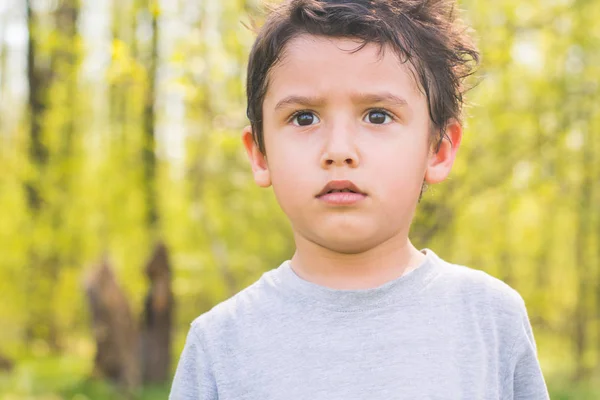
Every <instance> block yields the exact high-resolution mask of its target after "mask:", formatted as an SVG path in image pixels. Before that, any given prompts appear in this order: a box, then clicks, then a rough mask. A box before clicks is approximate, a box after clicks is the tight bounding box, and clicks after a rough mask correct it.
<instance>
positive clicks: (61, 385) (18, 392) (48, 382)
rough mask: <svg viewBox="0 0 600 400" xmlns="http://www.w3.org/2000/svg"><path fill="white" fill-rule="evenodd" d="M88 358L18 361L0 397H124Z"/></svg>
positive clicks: (155, 398) (560, 384)
mask: <svg viewBox="0 0 600 400" xmlns="http://www.w3.org/2000/svg"><path fill="white" fill-rule="evenodd" d="M90 370H91V364H90V361H89V360H85V359H83V358H81V357H69V356H65V355H63V356H61V357H56V356H54V357H52V356H47V357H37V358H35V359H29V360H22V361H21V362H19V363H18V365H17V366H16V367H15V368H14V370H13V371H12V372H11V373H10V374H7V373H4V374H2V373H0V398H1V399H3V400H25V399H26V400H105V399H107V400H108V399H110V400H119V399H126V396H124V395H123V394H122V393H121V392H119V391H118V390H117V389H116V388H115V387H114V386H112V385H110V384H108V383H106V382H102V381H97V380H91V379H88V378H87V377H88V376H89V374H90ZM547 382H548V385H549V390H550V398H551V399H552V400H596V399H600V383H598V382H595V383H594V382H589V383H587V384H580V385H573V384H569V383H567V381H566V380H560V379H556V378H554V377H553V378H547ZM169 389H170V382H168V383H166V384H164V385H158V386H148V387H144V388H142V389H141V390H140V391H139V392H138V393H135V394H134V395H133V396H130V397H128V398H127V400H159V399H160V400H164V399H167V398H168V395H169Z"/></svg>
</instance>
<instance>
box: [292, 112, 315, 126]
mask: <svg viewBox="0 0 600 400" xmlns="http://www.w3.org/2000/svg"><path fill="white" fill-rule="evenodd" d="M292 122H293V123H294V125H298V126H308V125H312V124H316V123H317V122H319V118H317V116H316V115H315V114H313V113H311V112H301V113H299V114H296V116H295V117H294V118H293V119H292Z"/></svg>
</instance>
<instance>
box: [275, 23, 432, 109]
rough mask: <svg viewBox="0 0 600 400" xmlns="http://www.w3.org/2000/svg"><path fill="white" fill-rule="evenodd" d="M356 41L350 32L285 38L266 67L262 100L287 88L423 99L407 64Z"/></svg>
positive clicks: (285, 93) (382, 49) (292, 91)
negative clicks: (279, 52)
mask: <svg viewBox="0 0 600 400" xmlns="http://www.w3.org/2000/svg"><path fill="white" fill-rule="evenodd" d="M361 45H362V42H361V41H359V40H355V39H351V38H332V37H322V36H314V35H308V34H305V35H300V36H298V37H296V38H294V39H292V40H290V42H289V43H287V45H286V46H285V48H284V50H283V52H282V55H281V57H280V61H279V62H278V63H277V64H275V65H274V66H273V68H272V69H271V71H270V73H269V84H268V89H267V93H266V96H265V104H264V105H265V106H267V107H268V106H269V105H272V103H273V104H274V102H276V101H277V98H281V97H285V96H288V95H290V94H300V95H302V94H307V95H315V94H318V95H326V96H328V97H332V96H347V95H348V94H349V93H375V92H383V91H385V92H392V93H393V94H395V95H397V96H398V97H402V98H404V99H406V100H407V102H408V103H409V105H410V104H411V103H418V102H421V101H424V96H423V95H422V93H421V91H420V90H419V87H418V85H417V84H416V81H415V79H414V74H413V73H412V70H411V69H410V67H409V64H407V63H402V62H401V61H400V58H399V57H398V56H397V55H396V53H395V52H394V51H393V49H391V48H390V47H388V46H383V47H381V46H380V45H378V44H375V43H367V44H366V45H364V46H363V47H362V48H361ZM315 92H318V93H315Z"/></svg>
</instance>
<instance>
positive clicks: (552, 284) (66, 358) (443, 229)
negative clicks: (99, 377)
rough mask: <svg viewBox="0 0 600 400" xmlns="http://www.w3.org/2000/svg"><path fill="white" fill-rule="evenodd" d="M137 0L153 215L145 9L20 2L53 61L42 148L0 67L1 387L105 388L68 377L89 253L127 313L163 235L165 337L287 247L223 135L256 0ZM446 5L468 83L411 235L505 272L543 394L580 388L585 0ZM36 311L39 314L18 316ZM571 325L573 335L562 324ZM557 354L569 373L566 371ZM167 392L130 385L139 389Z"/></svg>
mask: <svg viewBox="0 0 600 400" xmlns="http://www.w3.org/2000/svg"><path fill="white" fill-rule="evenodd" d="M151 3H152V5H151V8H150V10H151V11H152V12H154V13H156V15H157V16H158V17H159V21H160V24H159V28H160V33H161V36H160V37H161V41H164V42H162V43H163V45H162V46H161V52H160V56H159V60H158V61H159V68H158V69H159V71H161V72H160V73H159V74H158V79H157V81H156V87H157V96H156V104H155V105H154V110H155V113H156V124H157V127H158V131H157V132H158V135H157V143H156V149H155V153H156V155H157V166H156V168H157V169H156V177H155V182H154V185H155V188H156V191H157V200H158V208H159V214H160V219H159V229H158V233H156V232H150V230H149V229H148V227H147V225H146V223H145V218H146V211H147V207H148V204H147V203H146V197H145V196H144V190H145V189H144V188H145V186H144V185H145V182H144V165H143V161H142V149H143V147H144V146H145V143H146V142H145V139H144V127H143V121H144V119H143V118H144V114H143V112H144V105H145V101H147V97H146V95H147V93H148V88H149V84H150V83H151V79H153V77H152V76H151V74H149V73H148V69H147V67H146V65H147V62H146V61H147V59H148V57H149V50H148V48H149V40H148V38H147V37H146V36H147V35H146V36H145V33H144V32H146V31H147V29H148V26H149V25H148V24H149V16H150V15H151V14H150V11H149V9H146V8H144V7H141V6H140V4H141V3H140V2H134V1H124V2H115V5H116V6H115V8H114V10H112V12H113V13H114V15H113V16H114V17H115V18H114V19H113V21H112V25H111V27H110V29H111V37H105V38H104V39H105V40H104V42H103V44H102V45H99V44H98V43H97V42H94V41H93V40H92V39H91V38H90V36H89V34H85V31H81V32H79V33H77V34H76V35H74V36H73V35H71V36H69V35H67V34H66V33H65V32H62V33H61V32H59V31H58V29H57V25H56V24H54V25H53V23H52V22H51V21H53V19H52V18H53V12H55V11H56V10H52V9H49V10H37V11H36V12H37V13H38V19H36V21H37V22H36V23H35V24H34V27H33V28H34V29H33V30H32V32H33V35H35V38H37V39H38V45H39V53H38V57H39V60H40V65H41V66H44V65H46V66H51V68H50V69H48V70H49V71H51V72H52V80H51V86H49V88H48V90H45V93H46V97H45V98H44V104H45V106H46V108H45V110H44V112H43V113H42V114H41V115H38V116H37V117H38V118H41V122H42V123H41V125H42V127H43V135H42V143H43V145H44V146H45V147H46V148H47V149H48V153H49V161H48V163H47V164H45V165H41V164H39V163H36V162H35V160H34V159H32V157H31V156H30V152H29V146H30V144H31V142H30V135H29V126H30V123H31V118H32V117H31V115H30V114H28V112H27V110H26V108H25V106H24V104H26V99H24V98H23V94H22V93H21V94H20V93H19V92H18V91H12V90H11V89H10V88H9V87H8V86H7V85H5V84H4V82H3V84H2V85H0V88H2V90H3V91H4V92H3V93H0V96H2V99H3V100H4V99H7V100H8V102H6V104H9V102H10V104H15V105H16V106H15V107H14V108H13V107H11V108H9V107H5V106H2V107H0V110H2V112H3V114H2V115H0V124H1V125H0V126H1V127H2V130H1V131H0V160H1V161H2V168H1V169H0V210H1V211H0V255H1V257H0V305H1V306H0V326H2V330H1V331H0V354H5V355H7V356H8V357H9V358H12V359H13V360H16V362H17V363H16V367H15V369H14V371H13V372H12V373H11V374H8V375H7V374H6V373H5V374H4V375H1V376H0V396H1V397H3V398H15V399H16V398H40V399H41V398H45V399H49V398H66V399H96V398H116V397H115V396H118V394H117V392H115V389H114V388H111V387H110V386H109V385H107V384H106V383H103V382H94V381H88V380H87V376H89V373H90V369H91V363H92V359H93V349H92V348H91V347H90V346H91V344H90V340H91V339H90V338H91V332H90V324H89V314H88V309H87V307H86V299H85V297H84V294H83V291H82V280H83V277H84V276H85V273H86V271H87V270H88V269H89V268H90V266H91V265H93V264H95V263H97V262H98V261H99V259H100V257H101V255H102V254H103V253H107V254H108V255H109V257H110V259H111V261H112V262H113V264H114V266H115V269H116V273H117V276H118V278H119V282H120V284H121V285H122V286H123V287H124V288H125V291H126V292H127V295H128V297H129V300H130V302H131V303H132V307H133V310H134V312H135V313H136V315H139V313H140V312H141V308H142V299H143V295H144V292H145V290H146V288H147V282H146V278H145V276H144V274H143V265H144V262H145V261H146V259H147V258H148V257H149V253H150V250H151V244H152V242H153V241H154V240H155V239H157V236H158V237H161V238H163V239H165V241H166V242H167V244H168V246H169V249H170V252H171V255H172V262H173V268H174V277H173V278H174V280H173V285H174V286H173V287H174V291H175V296H176V300H177V314H176V337H175V341H174V353H175V355H177V354H179V351H180V350H181V348H182V346H183V342H184V339H185V334H186V333H187V329H188V327H189V322H190V321H191V320H192V319H193V318H195V317H196V316H198V315H200V314H201V313H203V312H204V311H206V310H208V309H209V308H211V307H212V306H213V305H215V304H216V303H218V302H220V301H222V300H224V299H226V298H227V297H229V296H231V295H232V294H233V293H235V292H237V291H239V290H240V289H242V288H244V287H246V286H247V285H249V284H250V283H252V282H254V281H255V280H256V279H257V278H258V277H259V276H260V275H261V274H262V273H263V272H264V271H266V270H268V269H271V268H274V267H276V266H277V265H279V263H280V262H282V261H283V260H284V259H286V258H289V257H290V256H291V254H292V252H293V242H292V240H291V236H290V228H289V226H288V223H287V221H286V219H285V216H284V215H283V213H282V212H281V211H280V210H279V208H278V206H277V204H276V201H275V198H274V196H273V194H272V193H271V191H268V190H263V189H259V188H258V187H256V186H255V185H254V183H253V181H252V178H251V174H250V170H249V167H248V165H247V161H246V159H245V154H244V153H243V151H242V146H241V142H240V132H241V128H242V127H243V126H244V125H245V124H246V123H247V121H246V119H245V97H244V80H245V68H246V59H247V55H248V52H249V48H250V46H251V45H252V41H253V37H254V36H253V34H252V33H251V32H249V31H248V30H247V29H246V28H245V27H244V26H243V24H242V23H240V22H244V23H245V24H247V25H250V22H249V20H250V18H249V16H248V15H249V14H250V15H256V13H257V9H258V4H259V2H258V1H243V0H228V1H204V2H188V3H189V4H188V3H186V4H187V5H185V6H184V5H183V4H180V5H179V6H176V5H170V4H171V3H173V4H174V3H178V2H163V3H161V4H163V6H164V9H161V10H159V9H158V6H157V4H158V3H155V2H151ZM184 3H185V2H184ZM149 4H150V3H149ZM167 6H169V7H167ZM178 7H179V8H178ZM461 7H462V8H464V9H465V13H464V18H466V19H467V20H468V21H469V23H470V24H471V25H472V26H473V27H474V28H475V30H476V31H477V32H478V34H477V37H478V38H479V39H478V42H479V46H480V48H481V50H482V55H483V57H482V65H481V68H480V72H479V74H478V75H477V76H476V77H475V79H474V80H473V81H472V83H474V84H475V83H477V85H475V86H476V87H475V88H474V89H473V90H472V91H471V92H470V93H469V94H468V95H467V100H468V101H469V103H470V106H469V107H468V108H467V109H466V115H467V117H466V128H465V136H464V139H463V143H462V146H461V149H460V151H459V155H458V159H457V162H456V165H455V168H454V170H453V173H452V176H451V178H450V179H449V180H448V181H447V182H445V183H444V184H441V185H438V186H434V187H431V188H429V190H428V191H427V192H426V193H425V195H424V198H423V200H422V202H421V203H420V205H419V209H418V212H417V216H416V219H415V222H414V224H413V228H412V238H413V241H414V242H415V244H416V245H417V246H419V247H430V248H432V249H435V250H436V252H438V253H439V254H440V255H441V256H442V257H444V258H446V259H448V260H451V261H453V262H456V263H461V264H465V265H468V266H471V267H474V268H478V269H483V270H485V271H487V272H489V273H490V274H492V275H494V276H497V277H499V278H501V279H503V280H505V281H507V282H508V283H509V284H511V286H513V287H515V288H516V289H517V290H518V291H519V292H520V293H521V294H522V295H523V297H524V298H525V300H526V303H527V306H528V309H529V313H530V317H531V320H532V323H533V326H534V332H535V335H536V339H537V341H538V350H539V356H540V360H541V363H542V368H543V370H544V372H545V373H546V375H547V379H548V382H549V386H550V387H551V388H552V390H553V393H555V395H553V396H552V397H553V398H562V399H571V398H572V399H585V398H596V397H598V396H597V395H596V396H594V390H596V391H597V390H598V389H597V388H598V387H599V385H598V384H597V383H594V380H593V379H592V378H593V377H597V375H598V367H597V359H598V357H599V356H600V354H599V352H598V346H597V345H596V344H595V341H597V339H596V338H597V335H598V332H599V327H600V325H599V321H598V315H600V313H599V312H598V311H599V309H598V305H599V304H600V300H599V296H600V295H599V293H600V270H599V269H598V267H597V266H598V265H600V251H599V250H598V249H599V248H600V208H599V207H597V205H598V204H600V190H599V189H598V182H600V157H599V156H598V155H599V154H600V137H599V135H598V132H600V105H599V104H600V102H599V101H598V98H600V87H599V85H598V79H597V78H598V76H600V25H599V24H597V23H596V16H598V15H600V2H597V1H591V0H552V1H549V0H543V1H542V0H532V1H528V2H525V3H524V2H522V1H517V0H502V1H495V2H489V1H487V2H484V1H475V0H463V1H461ZM80 12H81V13H84V12H86V13H93V12H99V11H91V10H90V9H86V10H85V11H84V10H80ZM103 12H107V11H106V10H104V11H103ZM87 17H88V18H89V17H90V15H89V14H88V15H87ZM257 19H258V20H260V16H258V17H257ZM49 21H50V22H49ZM169 24H170V25H169ZM175 25H176V26H177V27H178V29H179V30H177V29H172V27H173V26H175ZM80 26H81V24H80ZM173 32H174V33H173ZM0 47H1V48H2V49H3V50H4V51H0V54H2V57H14V58H17V57H21V56H23V55H24V54H23V53H22V49H21V50H19V49H16V48H13V47H7V41H4V42H1V41H0ZM67 50H68V51H67ZM65 52H67V53H68V54H66V56H65V54H63V53H65ZM98 52H100V53H101V57H98V56H97V55H98V54H99V53H98ZM92 54H96V56H94V57H92ZM61 57H62V58H61ZM65 57H66V58H65ZM69 57H72V58H69ZM101 59H104V60H109V61H108V62H107V64H106V65H102V62H100V61H98V60H101ZM52 60H55V62H54V64H52ZM56 60H59V61H60V62H56ZM3 65H6V64H5V63H3V62H1V61H0V68H2V67H3ZM11 71H12V70H11ZM86 71H87V72H86ZM89 71H93V73H90V72H89ZM1 76H2V79H4V77H5V71H2V74H1ZM8 79H9V80H10V79H13V77H12V76H9V78H8ZM14 79H18V77H14ZM22 79H25V77H22ZM18 107H20V110H19V112H15V108H18ZM19 115H22V117H21V118H20V119H19V117H18V116H19ZM31 180H32V181H35V182H37V183H38V184H39V191H40V194H41V196H42V198H43V199H44V205H43V207H42V208H41V209H40V210H39V211H38V212H34V211H32V209H31V207H29V205H28V202H27V197H26V193H25V190H24V182H27V181H31ZM39 315H42V316H47V320H48V321H45V322H44V323H43V324H42V323H39V324H37V325H35V324H34V326H32V325H31V324H32V318H33V317H32V316H39ZM581 326H583V329H580V330H579V331H580V332H583V336H581V335H580V336H576V335H575V332H576V331H577V329H576V328H578V327H579V328H580V327H581ZM51 329H54V330H55V333H56V337H55V338H54V340H56V341H57V343H55V345H56V346H53V345H52V343H50V342H51V340H50V336H51V335H50V334H49V330H51ZM28 330H32V332H29V331H28ZM578 345H580V346H578ZM578 348H580V349H581V350H577V349H578ZM175 358H176V357H175ZM173 367H174V366H173ZM576 373H577V377H578V378H580V380H582V381H583V382H584V383H582V384H580V385H579V384H578V385H577V386H575V384H573V383H571V377H572V376H573V375H575V374H576ZM579 386H581V387H579ZM565 388H566V389H565ZM167 392H168V388H166V387H159V388H154V389H148V390H146V391H144V392H143V393H142V394H141V396H142V397H141V398H144V399H145V398H148V399H152V398H165V397H166V393H167ZM48 393H53V394H52V395H50V394H48ZM52 396H54V397H52Z"/></svg>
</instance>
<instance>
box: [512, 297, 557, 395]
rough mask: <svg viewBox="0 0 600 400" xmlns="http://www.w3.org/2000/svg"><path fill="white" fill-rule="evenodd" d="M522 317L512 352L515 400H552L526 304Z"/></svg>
mask: <svg viewBox="0 0 600 400" xmlns="http://www.w3.org/2000/svg"><path fill="white" fill-rule="evenodd" d="M522 315H523V317H522V319H521V324H520V329H519V330H518V332H517V337H516V340H515V344H514V347H513V352H512V360H513V365H514V376H513V380H512V381H513V393H514V396H513V398H514V399H515V400H547V399H550V396H549V394H548V389H547V387H546V382H545V381H544V376H543V374H542V369H541V367H540V363H539V361H538V358H537V347H536V343H535V339H534V337H533V330H532V328H531V323H530V322H529V317H528V315H527V310H526V308H525V304H524V303H522Z"/></svg>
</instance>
